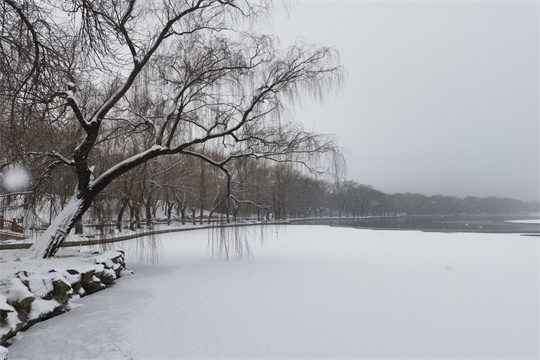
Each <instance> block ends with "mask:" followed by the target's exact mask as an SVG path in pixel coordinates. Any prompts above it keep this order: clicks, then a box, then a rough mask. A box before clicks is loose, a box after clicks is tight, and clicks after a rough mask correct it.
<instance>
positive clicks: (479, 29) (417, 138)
mask: <svg viewBox="0 0 540 360" xmlns="http://www.w3.org/2000/svg"><path fill="white" fill-rule="evenodd" d="M538 6H539V5H538V2H534V1H507V2H501V1H489V0H486V1H474V2H467V1H452V0H451V1H438V0H431V1H415V2H411V1H391V2H388V1H380V2H379V1H340V2H332V1H307V0H306V1H302V0H300V1H298V2H294V3H293V4H291V5H290V6H289V7H288V11H287V12H284V11H277V12H276V16H275V17H274V20H273V21H272V22H271V26H270V30H269V31H271V32H273V33H276V34H277V35H278V36H279V37H280V39H281V42H282V45H284V46H285V45H287V44H290V43H291V42H292V41H294V40H295V39H297V38H302V39H305V40H306V41H308V42H315V43H320V44H324V45H332V46H335V47H336V48H338V49H339V51H340V53H341V58H342V62H343V65H344V66H345V67H346V69H347V73H348V76H347V77H346V81H345V84H344V86H343V89H342V91H341V93H340V94H338V95H336V96H334V95H332V96H331V97H330V98H329V99H328V100H327V101H326V102H325V103H324V104H322V105H320V104H312V103H307V104H303V106H301V107H300V109H298V111H296V112H295V116H297V117H298V118H300V119H302V120H303V121H304V123H305V124H306V126H307V127H309V128H313V129H314V130H315V131H318V132H323V133H333V134H336V135H337V136H338V137H339V138H340V140H341V145H342V146H343V147H345V148H347V149H348V150H349V154H348V160H349V172H348V177H349V178H352V179H353V180H355V181H358V182H360V183H363V184H371V185H373V186H374V187H376V188H377V189H379V190H381V191H384V192H390V193H392V192H421V193H425V194H427V195H433V194H437V193H440V194H444V195H457V196H468V195H472V196H499V197H513V198H517V199H520V200H527V201H529V200H537V199H538V198H539V191H538V183H539V181H538V174H539V168H538V164H539V158H538V152H539V151H538V149H539V147H538V146H539V131H538V63H539V61H538V14H539V11H538ZM278 10H279V9H278Z"/></svg>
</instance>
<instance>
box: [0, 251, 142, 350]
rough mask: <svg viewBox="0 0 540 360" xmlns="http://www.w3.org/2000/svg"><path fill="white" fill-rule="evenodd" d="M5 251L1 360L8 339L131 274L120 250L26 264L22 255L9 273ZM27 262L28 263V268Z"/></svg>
mask: <svg viewBox="0 0 540 360" xmlns="http://www.w3.org/2000/svg"><path fill="white" fill-rule="evenodd" d="M4 256H6V257H8V255H4V253H3V254H2V258H0V261H1V262H2V263H3V264H2V265H3V267H4V269H3V271H2V275H3V277H1V278H0V360H3V359H4V358H6V356H7V350H6V352H5V353H4V352H3V351H4V350H5V348H4V347H2V346H5V345H7V340H8V339H9V338H11V337H13V336H14V335H15V334H16V333H17V332H19V331H21V330H24V329H27V328H28V327H30V326H32V325H33V324H35V323H37V322H40V321H43V320H46V319H48V318H51V317H53V316H56V315H58V314H61V313H63V312H65V311H67V310H69V309H70V308H73V307H74V306H73V303H71V301H70V300H71V299H74V298H79V297H82V296H85V295H88V294H92V293H94V292H96V291H100V290H103V289H105V288H106V287H107V286H110V285H112V284H113V283H114V281H115V280H116V279H117V278H119V277H120V276H122V275H126V274H132V272H131V270H129V269H127V268H126V266H125V262H124V253H123V252H121V251H107V252H105V253H102V254H83V253H78V254H77V253H74V254H72V253H70V254H65V255H63V257H62V256H60V257H59V258H58V259H54V260H50V261H48V260H47V259H44V260H41V261H38V262H32V261H30V262H28V263H26V264H25V263H24V262H22V261H21V260H20V257H16V258H15V260H13V264H15V265H14V266H13V267H12V268H13V271H12V272H11V273H10V272H9V270H8V271H6V269H8V268H9V263H10V260H9V259H5V258H4ZM25 265H26V266H27V268H26V270H25Z"/></svg>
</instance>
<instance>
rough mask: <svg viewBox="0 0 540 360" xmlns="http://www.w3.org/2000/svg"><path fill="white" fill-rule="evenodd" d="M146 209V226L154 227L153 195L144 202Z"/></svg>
mask: <svg viewBox="0 0 540 360" xmlns="http://www.w3.org/2000/svg"><path fill="white" fill-rule="evenodd" d="M144 208H145V210H146V227H147V228H149V229H150V228H152V197H150V196H149V197H148V200H147V201H146V203H145V204H144Z"/></svg>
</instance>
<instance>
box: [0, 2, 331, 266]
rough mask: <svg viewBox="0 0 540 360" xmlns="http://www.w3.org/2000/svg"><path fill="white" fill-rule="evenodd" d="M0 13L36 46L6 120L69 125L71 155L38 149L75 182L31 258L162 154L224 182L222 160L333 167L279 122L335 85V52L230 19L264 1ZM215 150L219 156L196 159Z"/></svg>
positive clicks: (327, 142) (12, 6) (56, 6)
mask: <svg viewBox="0 0 540 360" xmlns="http://www.w3.org/2000/svg"><path fill="white" fill-rule="evenodd" d="M2 5H3V8H4V9H5V10H6V12H5V13H4V15H3V16H4V17H5V18H8V20H9V21H11V23H13V24H15V23H18V24H19V25H20V26H21V27H22V28H24V29H25V30H24V32H25V34H26V37H25V40H24V41H25V44H26V45H31V48H33V49H34V51H33V52H32V53H31V54H27V56H22V55H21V56H20V58H18V59H17V61H19V62H22V64H23V65H21V67H22V68H24V69H26V70H24V71H25V74H26V75H25V76H22V79H20V78H19V79H16V80H17V81H16V85H14V87H15V88H14V90H13V91H12V92H11V93H10V94H11V98H12V99H13V101H12V102H13V104H15V105H13V106H12V107H11V117H12V118H18V115H17V114H16V111H19V110H16V109H15V108H20V109H23V110H25V109H26V107H28V109H31V110H33V111H37V112H39V117H36V116H34V117H32V119H36V118H38V119H42V120H40V121H41V122H42V123H44V124H50V123H53V122H58V123H69V124H71V125H73V124H76V125H77V131H76V139H75V140H76V144H74V146H73V147H72V148H71V149H62V151H58V150H51V151H41V155H43V156H47V157H49V158H50V159H51V160H52V162H53V163H55V164H62V165H64V166H67V167H70V168H71V169H72V171H73V173H74V174H75V175H76V179H77V181H76V182H77V184H76V186H75V189H74V194H73V196H72V198H71V200H70V201H69V202H68V203H67V205H66V206H65V207H64V209H63V210H62V211H61V212H60V213H59V214H58V215H57V217H56V218H55V220H54V221H53V222H52V224H51V225H50V227H49V228H48V229H47V230H46V231H45V233H44V234H43V235H42V236H41V237H40V238H39V239H38V240H37V241H36V243H35V244H34V245H33V246H32V248H31V249H30V254H31V255H30V256H31V257H50V256H53V255H54V254H55V253H56V251H57V250H58V248H59V246H60V245H61V244H62V242H63V241H64V239H65V238H66V236H67V234H68V233H69V231H70V230H71V228H72V227H73V225H74V223H75V222H76V221H77V220H79V219H80V218H81V217H82V215H83V214H84V213H85V212H86V211H87V209H88V208H89V207H90V205H91V204H92V201H93V200H94V198H95V197H96V196H97V195H98V194H99V193H100V192H101V191H103V190H104V189H105V188H106V187H107V186H108V185H109V184H110V183H111V182H112V181H113V180H114V179H117V178H118V177H120V176H122V175H123V174H125V173H126V172H128V171H129V170H131V169H133V168H136V167H138V166H139V165H141V164H143V163H145V162H147V161H149V160H151V159H154V158H157V157H159V156H166V155H183V156H188V157H196V158H198V159H201V160H202V161H204V162H206V163H207V164H209V165H212V166H215V167H217V168H219V169H220V170H221V171H223V172H224V173H225V174H228V170H227V165H228V164H229V163H230V162H232V161H234V160H235V159H238V158H243V157H248V158H256V159H269V160H272V161H278V162H296V163H300V164H303V165H305V166H307V167H309V168H310V169H311V170H312V171H321V169H320V167H319V166H318V165H321V164H319V163H313V162H312V160H313V159H314V157H315V156H316V155H329V156H331V157H333V158H334V159H339V158H340V154H339V151H338V147H337V146H336V144H335V142H334V139H333V138H331V137H328V136H320V135H316V134H312V133H309V132H305V131H304V130H303V129H302V128H301V126H299V125H298V124H295V123H292V122H290V121H286V120H285V118H284V117H282V116H281V115H282V114H283V110H284V109H286V108H287V106H289V105H291V100H295V99H296V100H298V99H301V98H302V97H304V96H308V95H311V96H315V97H316V98H321V97H322V96H323V95H324V94H325V93H326V92H327V90H329V89H330V88H331V87H332V86H334V85H335V84H337V83H339V81H340V79H341V69H340V67H339V65H337V64H336V61H337V54H336V52H335V51H334V50H333V49H331V48H325V47H315V46H311V45H307V44H295V45H293V46H291V47H290V48H289V50H288V51H287V52H285V53H282V52H280V51H279V50H277V49H276V47H275V46H274V40H273V39H272V38H271V37H269V36H266V35H256V34H252V33H249V32H243V31H241V29H242V27H243V26H244V25H242V24H241V23H239V22H238V20H237V19H239V18H241V19H248V20H251V19H254V18H255V17H256V16H258V15H260V14H262V13H266V11H267V10H268V6H269V2H268V3H265V2H252V1H247V0H245V1H239V0H185V1H178V2H169V1H164V2H160V3H155V2H144V1H142V2H137V1H135V0H126V1H112V2H111V1H100V0H98V1H92V2H90V1H87V0H77V1H73V2H70V3H66V2H62V1H53V0H48V1H46V0H44V1H39V2H38V1H36V2H32V1H25V2H24V3H22V2H18V1H16V0H2ZM43 14H46V15H43ZM50 33H53V35H54V36H50V37H49V35H50ZM10 41H11V42H10ZM17 41H18V40H16V39H15V40H14V39H11V38H9V39H6V38H5V37H2V38H0V42H1V44H0V45H2V46H4V44H5V43H6V42H10V43H9V44H10V45H13V44H14V46H12V49H14V51H15V52H16V53H17V54H24V53H26V52H28V46H23V45H24V44H22V43H21V41H18V42H17ZM81 44H84V46H82V45H81ZM15 45H17V46H18V47H17V46H15ZM51 49H54V51H53V50H51ZM45 55H47V56H48V57H47V56H45ZM53 55H54V56H53ZM53 59H58V60H55V61H56V62H53V61H52V60H53ZM49 60H50V61H51V62H50V63H47V64H46V65H43V67H42V63H43V62H44V61H45V62H47V61H49ZM45 70H46V71H45ZM49 73H50V74H49ZM40 82H42V83H44V84H46V85H47V86H41V87H40V86H38V85H39V84H40ZM35 84H37V85H35ZM38 90H39V91H38ZM30 98H31V100H32V101H31V105H28V106H27V103H29V102H28V101H27V99H30ZM24 119H30V117H28V116H26V117H22V120H21V121H24ZM127 138H131V139H133V142H134V144H136V146H133V147H132V148H130V151H129V152H126V151H117V150H114V149H115V147H114V146H113V147H111V146H112V145H111V144H114V143H115V142H118V141H119V139H127ZM203 145H204V146H203ZM103 148H112V149H113V151H117V152H116V155H117V157H118V161H117V162H116V163H115V164H114V165H112V166H111V165H108V166H105V167H99V166H98V165H100V164H98V163H96V162H95V159H96V155H97V154H98V153H99V152H100V151H101V150H100V149H103ZM217 148H219V149H220V152H219V153H216V152H215V151H213V152H209V151H206V150H205V149H217ZM25 151H28V149H25ZM229 193H230V189H229V190H228V191H227V194H229Z"/></svg>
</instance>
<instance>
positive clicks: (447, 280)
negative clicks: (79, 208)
mask: <svg viewBox="0 0 540 360" xmlns="http://www.w3.org/2000/svg"><path fill="white" fill-rule="evenodd" d="M276 229H277V228H276V227H275V226H268V227H266V228H265V229H263V230H261V229H260V228H259V227H252V228H246V230H245V231H248V237H253V238H258V237H259V235H260V233H259V232H261V231H262V232H264V241H263V244H262V245H261V244H260V241H259V240H254V241H253V242H252V244H251V245H252V250H253V252H254V256H253V257H245V258H243V259H242V260H238V261H237V260H230V261H223V260H210V259H209V254H208V249H207V239H208V233H207V231H205V230H194V231H189V232H181V233H171V234H165V235H162V236H161V237H160V239H161V240H160V241H159V243H158V244H151V243H147V244H145V246H146V247H147V249H157V250H158V252H159V264H158V265H152V264H149V263H145V262H143V263H141V264H137V262H138V260H139V259H141V254H140V253H138V252H137V249H140V248H141V246H142V245H143V244H144V243H143V242H141V241H130V242H126V243H122V246H123V248H124V250H126V252H127V253H126V263H127V265H128V266H129V267H130V268H132V269H133V270H134V271H135V276H133V277H125V278H122V279H121V280H120V281H118V282H117V283H116V285H114V287H113V288H112V289H110V290H108V291H104V292H100V293H97V294H94V295H92V296H90V297H86V298H83V299H80V300H77V302H78V303H80V304H82V305H83V306H81V307H78V308H75V309H73V310H71V311H70V312H68V313H66V314H64V315H61V316H59V317H56V318H53V319H50V320H47V321H46V322H43V323H40V324H38V325H36V326H34V327H32V328H31V329H30V330H28V331H26V332H25V333H21V334H19V335H17V336H16V337H15V338H14V340H13V345H12V346H10V348H9V355H10V358H12V359H60V358H61V359H71V358H75V359H77V358H92V359H94V358H95V359H126V358H132V359H155V358H168V359H169V358H170V359H177V358H218V357H219V358H284V357H287V358H315V357H318V358H401V359H403V358H443V357H444V358H463V359H464V358H511V359H520V358H523V359H524V358H537V357H538V356H539V353H538V339H539V330H538V329H539V327H538V325H539V312H538V308H539V306H538V305H539V297H538V284H539V239H538V238H537V237H525V236H520V235H517V234H516V235H514V234H479V233H475V234H470V233H457V234H449V233H432V232H418V231H383V230H377V231H374V230H365V229H348V228H332V227H326V226H296V225H295V226H283V227H281V228H280V230H279V232H277V231H276ZM114 245H115V247H119V246H120V243H117V244H114ZM143 258H144V259H147V260H148V259H150V258H153V259H155V258H156V254H155V253H151V252H149V250H148V251H147V252H146V254H145V256H143Z"/></svg>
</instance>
